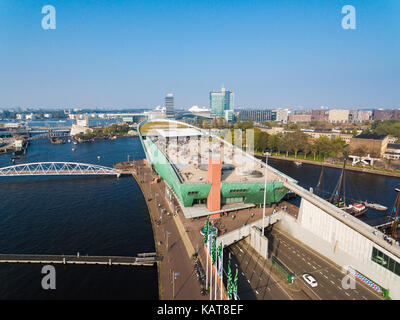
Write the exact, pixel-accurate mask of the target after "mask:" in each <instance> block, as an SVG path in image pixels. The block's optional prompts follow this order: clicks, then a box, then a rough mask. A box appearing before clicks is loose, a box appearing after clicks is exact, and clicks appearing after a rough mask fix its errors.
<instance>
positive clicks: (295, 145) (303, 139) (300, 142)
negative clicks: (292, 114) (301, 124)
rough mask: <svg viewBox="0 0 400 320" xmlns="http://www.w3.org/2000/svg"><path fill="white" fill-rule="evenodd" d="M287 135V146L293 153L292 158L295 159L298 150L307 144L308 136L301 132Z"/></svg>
mask: <svg viewBox="0 0 400 320" xmlns="http://www.w3.org/2000/svg"><path fill="white" fill-rule="evenodd" d="M288 135H289V146H290V148H291V150H292V151H293V152H294V157H295V158H297V153H298V152H299V150H300V149H303V148H304V146H305V145H306V143H307V142H308V138H309V136H308V135H307V134H306V133H304V132H302V131H295V132H292V133H288Z"/></svg>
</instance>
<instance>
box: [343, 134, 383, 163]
mask: <svg viewBox="0 0 400 320" xmlns="http://www.w3.org/2000/svg"><path fill="white" fill-rule="evenodd" d="M388 143H389V136H387V135H377V134H369V133H368V134H367V133H365V134H359V135H358V136H355V137H352V138H351V139H350V148H351V149H352V150H355V149H357V148H363V149H364V150H365V151H366V152H368V153H370V154H371V156H372V155H373V154H377V155H378V156H379V157H382V155H383V154H384V153H385V152H386V149H387V146H388Z"/></svg>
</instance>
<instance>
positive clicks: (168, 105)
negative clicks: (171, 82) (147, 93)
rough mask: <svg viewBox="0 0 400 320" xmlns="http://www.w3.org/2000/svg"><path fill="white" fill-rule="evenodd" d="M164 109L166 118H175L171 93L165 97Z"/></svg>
mask: <svg viewBox="0 0 400 320" xmlns="http://www.w3.org/2000/svg"><path fill="white" fill-rule="evenodd" d="M165 109H166V116H167V118H169V119H173V118H174V116H175V112H174V95H173V94H172V93H168V94H167V95H166V96H165Z"/></svg>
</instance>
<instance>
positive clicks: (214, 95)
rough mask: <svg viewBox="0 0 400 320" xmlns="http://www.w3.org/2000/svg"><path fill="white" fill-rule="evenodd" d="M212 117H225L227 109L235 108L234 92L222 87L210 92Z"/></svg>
mask: <svg viewBox="0 0 400 320" xmlns="http://www.w3.org/2000/svg"><path fill="white" fill-rule="evenodd" d="M210 109H211V117H216V118H225V110H232V111H233V110H234V94H233V92H231V91H227V90H225V88H222V89H221V91H212V92H210Z"/></svg>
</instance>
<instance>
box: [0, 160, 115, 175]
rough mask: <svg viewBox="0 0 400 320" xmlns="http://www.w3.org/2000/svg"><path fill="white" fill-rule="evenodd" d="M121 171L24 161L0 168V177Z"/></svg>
mask: <svg viewBox="0 0 400 320" xmlns="http://www.w3.org/2000/svg"><path fill="white" fill-rule="evenodd" d="M121 174H123V172H122V171H121V170H118V169H114V168H109V167H104V166H99V165H94V164H87V163H76V162H36V163H24V164H18V165H14V166H9V167H3V168H0V177H15V176H50V175H51V176H72V175H88V176H96V175H97V176H104V175H114V176H117V177H120V176H121Z"/></svg>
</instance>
